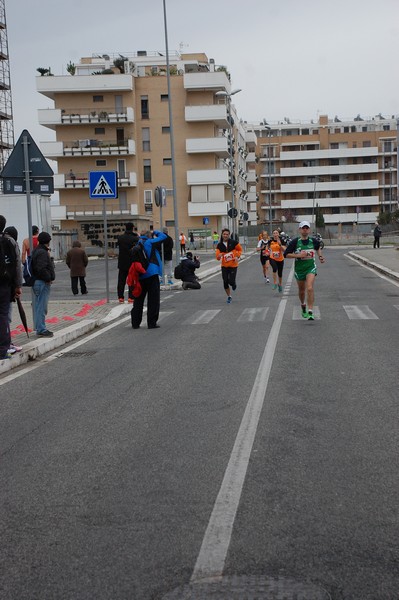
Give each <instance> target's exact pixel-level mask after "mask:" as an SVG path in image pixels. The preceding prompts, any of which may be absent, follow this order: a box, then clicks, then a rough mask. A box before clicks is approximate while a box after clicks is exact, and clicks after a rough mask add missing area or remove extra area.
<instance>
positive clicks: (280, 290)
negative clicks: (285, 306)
mask: <svg viewBox="0 0 399 600" xmlns="http://www.w3.org/2000/svg"><path fill="white" fill-rule="evenodd" d="M278 291H279V292H280V294H281V292H282V291H283V286H282V285H279V286H278Z"/></svg>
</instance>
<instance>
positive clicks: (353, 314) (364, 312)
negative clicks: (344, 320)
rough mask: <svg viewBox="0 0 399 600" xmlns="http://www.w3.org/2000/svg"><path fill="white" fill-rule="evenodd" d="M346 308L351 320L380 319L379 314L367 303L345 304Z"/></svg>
mask: <svg viewBox="0 0 399 600" xmlns="http://www.w3.org/2000/svg"><path fill="white" fill-rule="evenodd" d="M344 310H345V312H346V314H347V315H348V318H349V319H351V321H354V320H356V319H378V317H377V315H376V314H375V313H373V311H372V310H371V309H370V308H369V307H368V306H366V305H361V306H356V305H352V304H345V305H344Z"/></svg>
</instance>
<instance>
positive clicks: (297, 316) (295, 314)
mask: <svg viewBox="0 0 399 600" xmlns="http://www.w3.org/2000/svg"><path fill="white" fill-rule="evenodd" d="M313 316H314V318H315V319H317V320H320V319H321V317H320V310H319V307H318V306H314V307H313ZM292 320H293V321H304V320H305V319H304V318H303V316H302V310H301V307H300V306H294V308H293V310H292Z"/></svg>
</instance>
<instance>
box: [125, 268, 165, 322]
mask: <svg viewBox="0 0 399 600" xmlns="http://www.w3.org/2000/svg"><path fill="white" fill-rule="evenodd" d="M140 284H141V294H140V296H139V297H138V298H135V299H134V303H133V308H132V311H131V313H130V314H131V316H132V327H139V326H140V323H141V320H142V318H143V306H144V300H145V297H146V296H147V294H148V299H147V325H148V327H154V326H155V325H156V324H157V321H158V318H159V304H160V300H161V292H160V285H159V276H158V275H151V277H146V278H145V279H140Z"/></svg>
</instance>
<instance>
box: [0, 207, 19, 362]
mask: <svg viewBox="0 0 399 600" xmlns="http://www.w3.org/2000/svg"><path fill="white" fill-rule="evenodd" d="M6 222H7V221H6V218H5V217H3V215H0V237H1V238H2V239H1V240H0V242H1V245H2V249H3V252H4V254H5V258H6V259H7V260H6V269H5V270H4V271H3V270H2V272H1V273H0V360H3V359H5V358H10V356H11V354H10V353H9V348H10V344H11V334H10V323H9V313H10V303H11V300H14V299H15V298H19V297H20V296H21V293H22V270H21V262H20V260H19V258H18V256H19V253H18V251H17V247H16V246H17V243H16V242H15V240H14V239H13V238H12V236H10V235H8V236H6V235H4V228H5V225H6ZM9 255H10V256H9Z"/></svg>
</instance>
